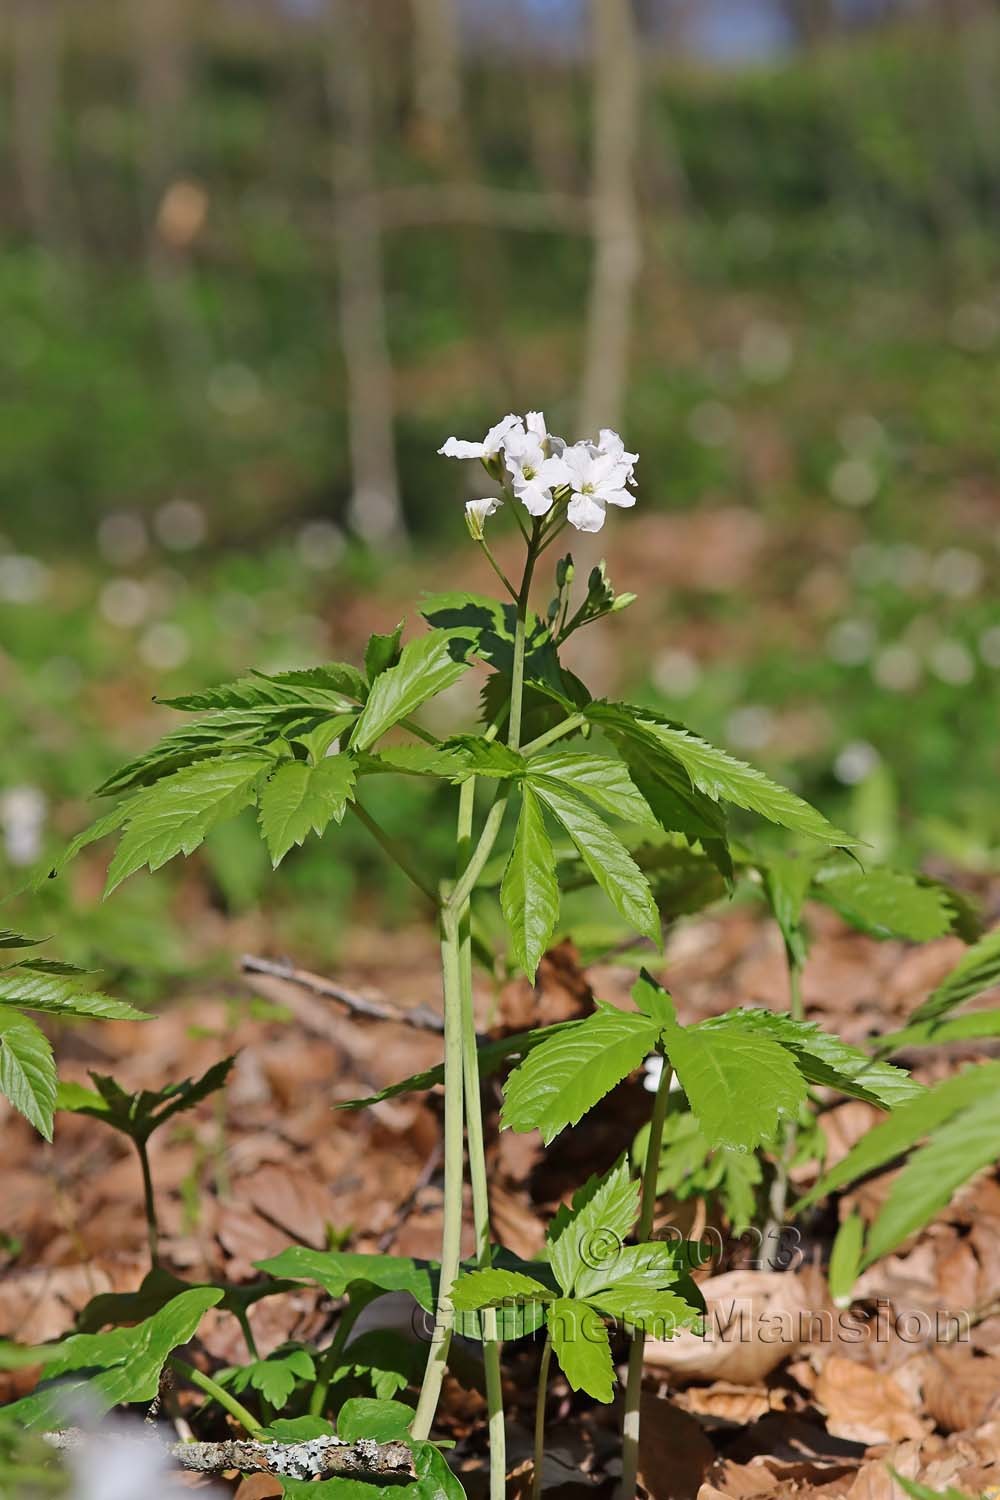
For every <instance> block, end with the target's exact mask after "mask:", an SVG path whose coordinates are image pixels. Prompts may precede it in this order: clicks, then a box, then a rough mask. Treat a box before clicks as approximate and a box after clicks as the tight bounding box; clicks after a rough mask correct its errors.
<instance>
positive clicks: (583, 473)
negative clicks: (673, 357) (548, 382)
mask: <svg viewBox="0 0 1000 1500" xmlns="http://www.w3.org/2000/svg"><path fill="white" fill-rule="evenodd" d="M438 452H439V453H441V454H443V455H444V457H445V458H479V459H481V460H482V461H483V463H484V464H485V465H486V467H487V468H488V469H490V470H491V471H492V472H495V473H497V474H498V476H499V477H500V478H502V479H503V481H504V484H505V487H509V488H510V490H511V491H512V492H513V494H514V495H515V497H516V498H517V499H518V500H520V502H521V504H522V505H523V506H524V508H525V510H526V511H527V512H528V514H529V515H530V516H544V515H547V514H548V513H549V511H550V510H551V509H552V507H553V506H554V505H555V504H556V503H557V501H559V502H561V501H562V500H563V499H564V498H568V504H567V506H566V519H567V520H568V521H569V523H570V525H572V526H575V527H576V529H577V531H600V529H601V527H602V526H603V525H604V519H605V515H606V512H607V507H608V506H609V505H624V506H629V505H634V504H635V496H634V495H633V494H632V492H631V489H630V486H632V487H634V485H635V465H636V460H637V459H638V457H639V455H638V454H637V453H626V451H625V444H624V443H623V442H622V440H621V438H620V437H619V436H618V434H617V432H612V430H611V428H610V427H602V428H601V435H600V439H599V441H598V442H596V443H592V442H586V441H584V442H581V443H574V444H573V445H572V447H570V446H569V445H568V444H567V443H566V442H564V440H563V439H562V438H561V437H556V436H555V434H554V433H551V432H548V431H547V430H546V427H545V417H544V416H543V414H542V413H541V412H540V411H529V412H528V414H527V416H526V417H524V418H521V417H516V416H514V415H513V414H511V415H509V416H506V417H504V419H503V421H501V422H498V423H497V424H496V426H495V427H491V428H490V430H489V432H488V433H487V434H486V436H485V437H484V438H483V440H482V442H481V443H468V442H465V441H464V440H463V439H461V438H454V437H450V438H449V439H448V441H447V442H446V443H445V444H444V446H443V447H441V448H439V449H438ZM501 461H502V462H501ZM502 504H503V501H502V500H498V499H490V498H487V499H485V500H470V501H469V502H468V503H467V505H466V507H465V509H466V513H467V515H468V517H469V520H470V526H471V527H472V528H473V534H474V535H479V536H482V529H483V525H484V523H485V521H486V517H487V516H491V515H492V514H493V512H494V511H496V510H498V509H499V508H500V506H501V505H502Z"/></svg>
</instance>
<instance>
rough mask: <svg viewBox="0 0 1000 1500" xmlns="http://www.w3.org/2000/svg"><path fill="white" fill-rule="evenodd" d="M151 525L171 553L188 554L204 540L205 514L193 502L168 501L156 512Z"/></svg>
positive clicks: (178, 499) (180, 499) (182, 500)
mask: <svg viewBox="0 0 1000 1500" xmlns="http://www.w3.org/2000/svg"><path fill="white" fill-rule="evenodd" d="M153 525H154V527H155V529H156V535H157V536H158V537H159V539H160V541H161V542H162V543H163V545H164V547H169V548H170V550H171V552H190V551H191V550H192V549H193V548H195V547H200V546H201V543H202V542H203V541H204V540H205V530H206V527H205V512H204V511H203V510H202V508H201V506H200V505H199V504H198V503H197V502H196V501H194V500H184V499H182V498H180V497H178V498H176V499H174V500H168V501H167V503H166V505H161V506H160V508H159V510H158V511H157V512H156V516H155V518H154V520H153Z"/></svg>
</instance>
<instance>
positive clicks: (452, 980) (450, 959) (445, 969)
mask: <svg viewBox="0 0 1000 1500" xmlns="http://www.w3.org/2000/svg"><path fill="white" fill-rule="evenodd" d="M441 969H442V976H443V979H444V1080H445V1083H444V1209H443V1224H442V1229H441V1286H440V1290H439V1292H438V1305H437V1311H436V1314H435V1318H434V1331H433V1333H432V1334H431V1341H430V1348H429V1349H428V1351H427V1365H426V1368H425V1370H424V1378H423V1383H422V1385H421V1387H420V1397H419V1399H418V1401H417V1409H416V1413H415V1414H414V1418H413V1422H412V1425H411V1428H410V1430H411V1432H412V1433H413V1436H414V1437H415V1438H419V1439H426V1438H427V1437H429V1435H430V1430H431V1427H432V1425H433V1423H434V1415H435V1413H436V1411H437V1406H438V1399H439V1397H440V1395H441V1384H442V1382H443V1380H444V1372H445V1368H446V1366H447V1363H448V1349H449V1347H450V1345H451V1332H452V1328H453V1326H454V1322H455V1309H454V1307H453V1306H452V1301H451V1289H452V1286H453V1284H454V1281H455V1278H456V1277H457V1275H458V1271H459V1263H460V1259H461V1245H462V1179H463V1176H464V1172H463V1167H464V1160H463V1158H464V1141H463V1130H462V1125H463V1119H462V1112H463V1100H462V1093H463V1083H462V1075H463V1062H462V964H461V954H460V939H459V922H458V917H457V912H456V907H455V906H453V905H452V901H449V902H448V903H447V904H446V905H445V906H444V907H443V908H442V911H441Z"/></svg>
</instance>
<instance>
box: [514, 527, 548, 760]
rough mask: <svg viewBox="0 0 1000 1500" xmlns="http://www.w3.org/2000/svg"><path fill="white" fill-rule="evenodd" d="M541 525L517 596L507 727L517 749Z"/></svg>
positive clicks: (535, 531)
mask: <svg viewBox="0 0 1000 1500" xmlns="http://www.w3.org/2000/svg"><path fill="white" fill-rule="evenodd" d="M540 535H541V532H540V528H539V524H538V522H537V521H535V523H534V526H533V528H532V532H531V540H530V541H529V542H528V556H527V557H526V558H525V562H524V576H523V577H522V579H521V589H520V592H519V593H518V596H517V620H516V622H515V625H514V665H513V668H512V670H511V683H510V722H509V725H508V728H507V743H508V745H510V747H511V749H512V750H516V749H517V747H518V745H519V744H520V743H521V708H522V705H523V702H524V645H525V636H526V632H527V619H528V598H529V596H530V594H531V579H532V575H533V573H534V571H535V560H536V558H537V557H538V552H539V545H538V541H539V536H540Z"/></svg>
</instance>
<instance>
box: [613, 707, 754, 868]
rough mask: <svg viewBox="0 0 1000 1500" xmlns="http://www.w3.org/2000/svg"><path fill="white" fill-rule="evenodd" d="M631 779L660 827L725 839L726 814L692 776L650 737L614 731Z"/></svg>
mask: <svg viewBox="0 0 1000 1500" xmlns="http://www.w3.org/2000/svg"><path fill="white" fill-rule="evenodd" d="M605 727H607V728H608V730H609V732H610V733H612V737H613V738H615V739H616V740H617V741H618V743H619V745H620V748H621V752H622V755H623V757H624V759H625V763H626V765H627V766H628V768H629V771H630V772H631V774H632V779H633V781H634V782H635V784H636V786H637V787H638V788H639V790H640V792H641V793H642V795H643V797H645V799H646V802H647V803H648V805H649V807H650V809H651V811H652V813H653V815H654V817H655V818H656V820H657V822H658V823H659V824H660V826H661V828H665V829H668V830H670V831H676V832H677V833H683V834H684V835H685V837H686V838H689V839H701V840H703V841H705V842H706V846H707V843H708V842H709V841H711V840H713V839H714V840H720V841H722V842H725V838H726V814H725V811H724V810H723V809H722V808H721V807H720V806H719V804H718V803H717V802H713V800H712V798H711V797H706V796H705V794H704V793H703V792H699V791H698V790H697V788H696V787H694V786H692V785H691V778H690V777H689V776H688V774H687V772H686V771H685V770H684V768H683V766H681V765H679V764H678V762H677V761H675V760H674V759H673V757H671V756H668V755H665V754H664V753H663V751H662V749H661V747H660V746H659V745H657V744H656V742H655V741H654V740H653V739H652V738H651V737H649V738H646V739H642V738H639V737H637V736H635V735H633V736H630V737H625V736H619V735H616V734H614V732H613V730H612V728H611V726H610V725H608V726H605Z"/></svg>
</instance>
